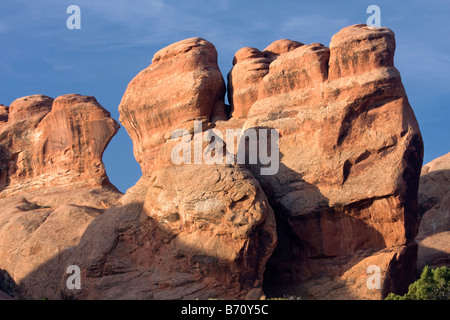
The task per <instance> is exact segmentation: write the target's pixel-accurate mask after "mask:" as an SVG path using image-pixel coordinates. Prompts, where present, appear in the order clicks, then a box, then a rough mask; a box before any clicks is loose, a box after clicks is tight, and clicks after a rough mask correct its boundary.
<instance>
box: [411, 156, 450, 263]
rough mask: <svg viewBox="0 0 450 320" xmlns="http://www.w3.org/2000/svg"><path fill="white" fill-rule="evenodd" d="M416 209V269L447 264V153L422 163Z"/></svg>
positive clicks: (449, 223) (449, 212)
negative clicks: (417, 207)
mask: <svg viewBox="0 0 450 320" xmlns="http://www.w3.org/2000/svg"><path fill="white" fill-rule="evenodd" d="M419 208H420V210H421V214H422V215H423V216H422V220H421V222H420V228H419V233H418V235H417V242H418V244H419V250H418V257H417V258H418V261H417V269H418V272H420V271H421V270H422V269H423V267H424V266H426V265H428V266H430V267H440V266H448V267H450V153H447V154H446V155H444V156H442V157H439V158H437V159H435V160H433V161H431V162H430V163H427V164H426V165H424V166H423V168H422V173H421V176H420V187H419Z"/></svg>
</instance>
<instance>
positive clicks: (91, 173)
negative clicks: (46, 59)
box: [0, 95, 121, 299]
mask: <svg viewBox="0 0 450 320" xmlns="http://www.w3.org/2000/svg"><path fill="white" fill-rule="evenodd" d="M8 111H9V112H8V113H7V115H8V117H7V119H5V120H7V122H2V123H1V125H0V137H1V139H0V183H1V185H0V186H1V188H0V207H1V208H2V210H1V211H0V268H1V269H4V270H5V271H6V272H8V274H9V276H10V277H11V278H12V279H13V282H14V283H15V286H16V287H15V288H10V289H11V290H12V291H13V292H12V294H14V295H17V297H19V298H28V299H40V298H44V297H45V298H49V299H58V298H60V292H59V289H58V285H59V281H60V279H61V277H62V276H63V274H65V271H66V268H67V266H68V265H67V264H66V260H67V258H68V257H70V255H71V253H72V251H73V249H74V247H76V246H77V244H78V242H79V240H80V238H81V235H82V234H83V233H84V231H85V229H86V227H87V226H88V225H89V224H90V223H91V222H92V221H93V220H94V218H95V217H96V216H98V215H100V214H101V213H103V212H104V211H105V210H106V209H107V208H109V207H110V206H111V205H112V204H113V203H115V202H116V201H117V199H118V198H119V196H120V195H121V193H120V192H118V191H117V190H116V189H115V187H114V186H112V185H111V184H110V183H109V181H108V178H107V176H106V172H105V168H104V165H103V163H102V160H101V159H102V154H103V151H104V149H105V148H106V145H107V144H108V142H109V140H110V139H111V138H112V136H113V135H114V134H115V133H116V131H117V130H118V124H117V123H116V122H115V121H114V120H113V119H112V118H110V115H109V113H108V112H107V111H106V110H105V109H104V108H103V107H101V106H100V105H99V104H98V102H97V101H96V100H95V98H93V97H85V96H80V95H65V96H61V97H58V98H57V99H55V100H53V99H51V98H49V97H45V96H40V95H36V96H29V97H24V98H20V99H17V100H16V101H14V102H13V103H12V104H11V106H10V107H9V110H8Z"/></svg>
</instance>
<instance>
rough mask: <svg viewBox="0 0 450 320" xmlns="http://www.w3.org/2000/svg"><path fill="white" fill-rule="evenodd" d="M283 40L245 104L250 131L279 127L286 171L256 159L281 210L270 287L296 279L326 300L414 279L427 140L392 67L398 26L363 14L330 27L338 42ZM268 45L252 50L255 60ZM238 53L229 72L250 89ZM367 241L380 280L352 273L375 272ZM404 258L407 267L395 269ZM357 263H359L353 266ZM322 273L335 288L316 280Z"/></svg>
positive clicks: (373, 294) (370, 294)
mask: <svg viewBox="0 0 450 320" xmlns="http://www.w3.org/2000/svg"><path fill="white" fill-rule="evenodd" d="M285 47H286V49H285V50H281V51H280V52H279V53H277V54H276V55H273V56H272V58H271V59H270V60H269V61H271V62H270V64H269V65H268V66H266V67H264V68H260V69H264V70H265V72H266V74H265V75H264V76H262V77H259V78H258V81H259V82H258V81H254V82H253V83H252V86H253V88H254V89H253V92H257V98H255V96H253V99H247V100H248V101H249V105H245V106H242V104H241V105H238V109H241V110H248V112H247V118H246V119H245V121H244V123H243V129H244V130H247V129H249V128H274V129H277V130H278V131H279V132H280V139H279V153H280V169H279V171H278V173H277V174H275V175H268V176H262V175H260V174H259V171H260V170H259V168H260V165H251V166H250V167H251V169H252V173H253V174H254V176H255V177H256V178H257V180H258V181H259V182H260V184H261V186H262V187H263V189H264V191H265V193H266V195H267V197H268V199H269V202H270V203H271V205H272V207H273V208H274V210H275V214H276V216H277V225H278V234H279V243H278V247H277V249H276V251H275V253H274V255H273V257H272V258H271V259H270V261H269V264H268V270H267V272H266V280H265V281H266V282H265V283H266V285H267V288H268V290H270V289H269V288H270V287H271V286H274V287H276V286H279V285H280V284H286V285H288V284H289V285H291V287H292V290H294V291H295V292H302V296H303V297H306V298H319V299H325V298H327V299H332V298H346V297H348V296H352V294H347V295H345V294H343V291H353V292H357V294H355V295H354V297H359V298H381V297H382V296H383V295H385V294H387V293H388V291H389V290H394V291H395V290H400V291H401V290H405V289H406V288H407V284H408V283H409V282H410V281H411V280H412V279H413V271H414V270H413V268H408V267H407V266H408V265H414V261H406V260H407V259H411V258H413V257H414V251H415V250H416V246H415V243H414V241H413V240H414V237H415V235H416V233H417V228H418V219H417V218H418V216H417V209H416V206H417V196H416V195H417V188H418V178H419V172H420V167H421V162H422V156H423V146H422V139H421V135H420V131H419V127H418V125H417V122H416V119H415V117H414V114H413V111H412V109H411V107H410V105H409V103H408V99H407V96H406V93H405V91H404V88H403V86H402V83H401V78H400V74H399V73H398V71H397V69H395V67H394V66H393V55H394V50H395V40H394V34H393V33H392V31H390V30H389V29H386V28H380V29H378V30H373V29H369V28H367V27H366V26H365V25H355V26H351V27H347V28H344V29H343V30H341V31H340V32H339V33H338V34H336V35H335V36H333V38H332V40H331V43H330V48H327V47H325V46H323V45H321V44H311V45H301V44H299V43H292V45H291V46H285ZM266 50H267V49H266ZM266 50H265V51H266ZM263 52H264V51H263ZM263 52H258V51H257V50H256V49H252V56H251V59H253V61H257V59H261V56H262V55H264V54H263ZM240 53H241V52H240V51H239V52H238V57H237V58H236V59H235V60H236V61H237V62H236V64H235V66H234V67H233V70H232V71H231V75H232V77H231V83H230V86H231V87H232V88H233V92H236V93H239V92H242V91H244V92H246V91H248V90H247V89H245V86H246V85H244V86H243V87H242V82H240V81H236V82H235V81H233V79H240V78H242V77H243V76H239V75H238V73H239V72H240V62H239V61H240V60H241V59H240ZM253 57H255V58H253ZM246 61H249V60H243V62H241V63H248V62H246ZM266 64H268V63H267V61H266ZM235 69H236V70H235ZM242 70H244V71H243V72H247V71H246V70H248V69H245V68H242ZM261 72H262V71H261ZM253 79H256V78H253ZM256 84H257V85H256ZM256 86H257V89H255V87H256ZM234 100H235V99H233V101H234ZM368 252H371V254H369V256H370V257H371V261H372V263H373V264H376V265H378V266H380V268H381V272H382V273H383V279H384V282H383V286H382V289H381V290H369V289H367V287H366V285H365V283H364V282H363V281H362V282H361V283H358V282H356V283H355V282H353V280H352V279H355V278H359V279H365V278H366V270H367V266H366V265H367V263H365V261H366V259H368V258H364V257H365V256H367V253H368ZM377 252H386V254H377ZM375 256H378V257H379V259H376V260H374V259H372V257H375ZM355 257H358V258H357V259H356V258H355ZM394 257H395V258H394ZM349 260H350V261H352V263H350V265H349V262H348V261H349ZM344 265H345V267H343V266H344ZM400 265H403V266H404V267H406V269H404V270H403V271H404V272H402V273H401V274H399V276H398V277H393V276H392V274H393V273H395V272H396V271H395V270H396V269H398V268H399V266H400ZM350 267H351V268H350ZM349 269H352V270H358V271H357V273H356V274H354V273H352V276H351V277H350V276H347V270H349ZM324 279H327V280H326V281H325V280H324ZM394 279H395V280H394ZM317 281H318V282H321V281H322V282H323V281H325V282H327V284H326V287H327V288H328V289H327V290H326V291H324V292H322V293H321V290H316V289H315V286H314V285H313V284H312V283H314V282H317ZM392 281H394V282H395V281H397V282H396V283H392ZM293 283H294V284H295V285H292V284H293ZM330 288H334V290H330ZM325 293H326V294H325Z"/></svg>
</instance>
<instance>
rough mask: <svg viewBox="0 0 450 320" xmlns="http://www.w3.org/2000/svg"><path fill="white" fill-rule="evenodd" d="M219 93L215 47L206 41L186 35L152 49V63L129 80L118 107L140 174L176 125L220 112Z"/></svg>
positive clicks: (222, 86)
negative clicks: (159, 47)
mask: <svg viewBox="0 0 450 320" xmlns="http://www.w3.org/2000/svg"><path fill="white" fill-rule="evenodd" d="M224 94H225V82H224V81H223V77H222V74H221V73H220V70H219V67H218V66H217V51H216V49H215V47H214V46H213V45H212V44H211V43H210V42H208V41H206V40H203V39H200V38H191V39H186V40H183V41H180V42H177V43H174V44H172V45H170V46H168V47H166V48H164V49H162V50H160V51H159V52H157V53H155V55H154V56H153V60H152V64H151V65H150V66H149V67H148V68H147V69H145V70H143V71H141V72H140V73H139V74H138V75H137V76H136V77H135V78H134V79H133V80H132V81H131V82H130V84H129V85H128V87H127V90H126V91H125V94H124V96H123V98H122V101H121V103H120V106H119V111H120V122H121V123H122V124H123V126H124V127H125V128H126V130H127V132H128V134H129V135H130V137H131V139H132V140H133V146H134V155H135V157H136V160H137V161H138V162H139V163H140V165H141V168H142V172H143V174H144V175H145V174H148V173H150V172H151V170H152V169H153V166H154V160H155V159H156V158H157V157H158V151H159V149H160V148H161V145H162V144H163V143H164V142H165V141H166V140H168V139H170V134H171V133H172V132H173V131H174V130H175V129H178V128H179V127H180V124H183V123H187V124H186V125H187V126H189V122H193V120H195V119H201V120H203V121H209V120H210V119H211V117H212V116H215V117H219V118H220V116H221V115H222V117H224V116H225V104H224V102H223V101H224ZM191 127H192V125H191ZM165 133H168V134H169V137H167V136H164V134H165Z"/></svg>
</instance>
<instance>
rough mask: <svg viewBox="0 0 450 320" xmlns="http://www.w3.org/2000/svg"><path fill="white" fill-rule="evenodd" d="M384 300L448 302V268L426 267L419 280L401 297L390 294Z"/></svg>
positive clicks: (449, 288)
mask: <svg viewBox="0 0 450 320" xmlns="http://www.w3.org/2000/svg"><path fill="white" fill-rule="evenodd" d="M386 300H450V268H447V267H440V268H436V269H430V268H429V267H428V266H426V267H425V268H424V269H423V271H422V275H421V276H420V279H419V280H417V281H416V282H414V283H412V284H411V285H410V286H409V288H408V293H406V294H405V295H403V296H399V295H396V294H394V293H390V294H389V295H388V296H387V297H386Z"/></svg>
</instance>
